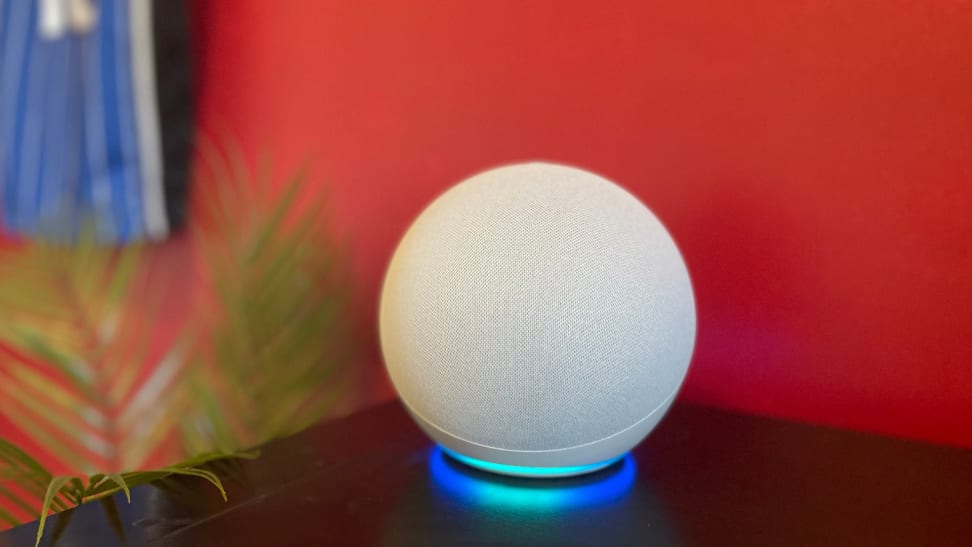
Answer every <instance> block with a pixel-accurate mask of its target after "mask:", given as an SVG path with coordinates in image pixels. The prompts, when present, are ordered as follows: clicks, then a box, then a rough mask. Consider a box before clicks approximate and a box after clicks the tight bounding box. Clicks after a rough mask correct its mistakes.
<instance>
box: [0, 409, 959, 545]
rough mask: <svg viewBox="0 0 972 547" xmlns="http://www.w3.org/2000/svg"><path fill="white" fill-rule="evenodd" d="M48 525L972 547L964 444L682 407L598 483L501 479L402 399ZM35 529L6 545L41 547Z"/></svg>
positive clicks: (143, 533) (152, 539)
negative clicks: (205, 475) (205, 478)
mask: <svg viewBox="0 0 972 547" xmlns="http://www.w3.org/2000/svg"><path fill="white" fill-rule="evenodd" d="M217 471H218V472H219V473H220V474H221V475H222V476H223V477H224V482H225V483H226V486H227V490H228V493H229V501H228V502H223V501H222V499H221V498H220V497H219V496H218V494H217V492H216V491H215V490H214V489H213V488H212V487H211V486H207V485H206V484H205V483H202V482H201V481H198V482H197V481H196V479H192V478H188V479H167V480H165V481H162V482H161V483H159V484H155V485H147V486H142V487H139V488H136V489H134V490H133V492H132V497H133V500H132V503H131V504H128V503H127V502H126V501H125V499H124V497H123V496H121V495H118V496H115V497H114V498H113V499H112V501H111V502H109V503H102V502H95V503H90V504H86V505H83V506H81V507H79V508H77V509H75V510H73V511H69V512H67V513H63V514H61V515H58V516H56V517H54V518H52V520H50V521H49V524H48V528H47V532H46V534H45V540H44V542H43V544H45V545H64V546H78V545H97V546H99V547H111V546H113V545H158V546H176V545H178V546H184V545H206V546H209V545H244V546H246V545H253V546H257V545H268V546H270V545H272V546H278V545H324V544H328V545H332V544H333V545H358V544H365V545H374V544H378V545H463V544H472V545H508V544H525V545H718V546H724V545H746V546H753V545H772V546H782V545H787V546H790V545H852V546H865V545H876V546H877V545H879V546H882V547H883V546H889V545H934V546H946V545H970V544H972V543H970V542H972V451H970V450H964V449H960V448H951V447H945V446H937V445H930V444H924V443H918V442H911V441H904V440H898V439H892V438H887V437H879V436H873V435H867V434H862V433H856V432H850V431H842V430H835V429H829V428H824V427H818V426H811V425H804V424H797V423H792V422H786V421H780V420H773V419H768V418H760V417H754V416H746V415H741V414H733V413H729V412H725V411H721V410H716V409H711V408H706V407H699V406H693V405H686V404H677V405H676V406H675V407H674V408H673V409H672V411H671V412H670V413H669V415H668V417H667V418H666V419H665V420H664V421H663V422H662V424H661V425H660V426H659V427H658V429H657V430H656V431H655V432H654V433H652V435H651V436H650V437H649V438H648V440H646V441H645V442H644V443H642V444H641V445H640V446H639V447H638V448H637V449H636V450H635V451H634V452H633V453H632V456H631V457H629V458H628V459H626V460H625V461H623V462H622V463H620V464H616V465H615V466H613V467H611V468H609V469H607V470H605V471H602V472H600V473H598V474H596V475H594V476H589V477H581V478H575V479H560V480H557V481H555V482H549V481H541V482H538V481H536V480H532V481H531V480H527V479H520V480H511V479H509V480H508V479H500V478H496V477H493V476H490V475H487V474H484V473H480V472H477V471H473V470H471V469H468V468H466V467H464V466H462V465H461V464H458V463H455V462H453V461H452V460H449V459H447V458H445V457H444V456H442V454H441V453H440V452H438V451H437V450H435V449H434V447H433V446H432V444H431V443H430V442H429V441H428V439H427V438H426V437H425V436H424V435H423V434H422V433H421V432H420V431H419V430H418V429H417V427H416V426H415V425H414V424H413V423H412V422H411V420H410V419H409V418H408V416H407V415H406V414H405V412H404V411H403V410H402V408H401V406H400V405H399V404H398V403H388V404H384V405H380V406H377V407H374V408H372V409H369V410H365V411H362V412H360V413H357V414H355V415H353V416H350V417H348V418H345V419H342V420H338V421H334V422H330V423H325V424H322V425H319V426H317V427H314V428H312V429H310V430H308V431H306V432H304V433H302V434H300V435H298V436H296V437H293V438H289V439H285V440H282V441H279V442H275V443H273V444H271V445H269V446H267V447H265V448H264V449H263V450H262V454H261V456H260V458H258V459H256V460H253V461H233V462H225V463H221V464H219V465H218V466H217ZM35 532H36V525H33V524H31V525H26V526H21V527H18V528H15V529H13V530H10V531H8V532H6V533H3V534H0V547H14V546H27V545H33V542H34V534H35Z"/></svg>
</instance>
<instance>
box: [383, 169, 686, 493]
mask: <svg viewBox="0 0 972 547" xmlns="http://www.w3.org/2000/svg"><path fill="white" fill-rule="evenodd" d="M379 329H380V334H381V345H382V352H383V354H384V359H385V364H386V367H387V369H388V373H389V375H390V376H391V380H392V383H393V384H394V386H395V389H396V390H397V391H398V394H399V395H400V396H401V401H402V403H403V404H404V406H405V408H406V409H407V410H408V412H409V413H411V415H412V417H413V418H414V419H415V421H416V422H417V423H418V425H419V426H420V427H421V428H422V429H423V430H424V431H425V432H426V433H427V434H428V435H429V436H430V437H431V438H432V439H433V440H434V441H435V442H437V443H438V444H439V445H441V446H442V448H443V450H444V451H445V452H446V453H448V454H449V455H451V456H453V457H454V458H456V459H458V460H460V461H463V462H465V463H468V464H470V465H473V466H475V467H478V468H481V469H484V470H488V471H494V472H498V473H503V474H508V475H520V476H540V477H543V476H548V477H561V476H569V475H577V474H581V473H586V472H589V471H594V470H597V469H600V468H603V467H606V466H608V465H610V464H612V463H613V462H615V461H617V460H619V459H620V458H622V457H623V456H624V455H625V453H626V452H627V451H628V450H630V449H631V448H633V447H634V446H635V445H636V444H638V443H639V442H641V440H642V439H644V438H645V436H647V435H648V433H649V432H650V431H651V430H652V429H653V428H654V427H655V425H657V424H658V422H659V420H661V418H662V416H663V415H664V414H665V412H666V411H667V410H668V408H669V407H670V406H671V404H672V401H673V399H674V398H675V394H676V392H677V391H678V389H679V386H680V385H681V383H682V380H683V378H684V377H685V373H686V371H687V369H688V364H689V360H690V359H691V356H692V348H693V345H694V343H695V300H694V297H693V294H692V285H691V282H690V280H689V276H688V272H687V270H686V268H685V263H684V261H683V260H682V257H681V255H680V254H679V251H678V248H677V247H676V246H675V243H674V241H672V238H671V236H670V235H669V233H668V232H667V231H666V230H665V227H664V226H662V224H661V222H659V221H658V219H657V218H656V217H655V216H654V215H653V214H652V212H651V211H649V210H648V209H647V208H646V207H645V206H644V205H643V204H642V203H641V202H639V201H638V199H637V198H635V197H634V196H632V195H631V194H630V193H628V192H627V191H625V190H624V189H622V188H621V187H619V186H617V185H615V184H614V183H612V182H610V181H608V180H606V179H604V178H602V177H600V176H598V175H595V174H592V173H590V172H587V171H583V170H581V169H577V168H573V167H567V166H563V165H555V164H550V163H525V164H518V165H511V166H506V167H499V168H496V169H492V170H489V171H485V172H483V173H480V174H478V175H476V176H473V177H471V178H469V179H467V180H465V181H463V182H461V183H459V184H458V185H456V186H455V187H453V188H452V189H450V190H448V191H447V192H445V193H444V194H442V195H441V196H439V197H438V199H436V200H435V201H434V202H432V204H431V205H429V206H428V207H427V208H426V209H425V211H423V212H422V214H421V215H420V216H419V217H418V218H417V219H416V220H415V222H414V223H413V224H412V226H411V227H410V228H409V229H408V231H407V232H406V234H405V236H404V237H403V238H402V241H401V243H400V244H399V245H398V248H397V250H396V251H395V254H394V256H393V257H392V260H391V263H390V264H389V267H388V272H387V274H386V276H385V282H384V287H383V289H382V295H381V311H380V317H379Z"/></svg>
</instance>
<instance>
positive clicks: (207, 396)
mask: <svg viewBox="0 0 972 547" xmlns="http://www.w3.org/2000/svg"><path fill="white" fill-rule="evenodd" d="M203 145H204V146H206V143H205V142H204V143H203ZM203 158H204V159H207V160H209V168H210V169H209V171H210V174H211V176H212V177H213V179H214V180H212V181H207V182H205V183H203V184H202V186H203V187H204V188H209V189H211V191H208V192H206V193H204V194H202V195H201V196H200V198H199V200H198V203H197V208H198V211H197V212H196V213H197V214H195V215H194V216H195V217H196V218H197V222H196V227H195V229H193V230H192V231H191V232H190V242H191V246H192V248H193V249H194V250H195V251H196V252H197V253H198V257H196V258H197V262H198V264H199V272H198V274H199V277H201V283H200V285H201V286H200V287H196V289H198V290H194V291H191V292H192V294H195V295H196V296H197V299H196V300H194V301H193V302H192V304H193V308H192V313H191V314H190V316H189V320H188V322H187V323H186V324H183V325H181V326H180V327H179V328H178V329H177V330H178V332H177V334H176V336H175V341H174V342H173V341H171V340H168V339H165V338H163V337H160V336H159V335H158V333H157V331H158V330H159V329H158V328H157V326H158V325H160V324H162V323H163V322H164V321H165V320H166V318H165V317H164V315H163V314H162V312H161V309H162V307H161V304H160V302H161V300H162V299H163V298H166V297H167V295H168V294H169V293H168V292H166V290H165V289H164V288H162V290H160V287H159V286H158V284H157V282H156V283H154V284H153V283H150V282H149V281H148V280H150V279H151V277H150V276H149V267H148V264H149V263H150V261H149V260H147V259H146V258H145V257H146V256H151V255H152V253H153V249H152V248H151V247H138V246H133V247H126V248H122V249H109V248H104V247H100V246H98V245H97V244H96V243H95V242H94V241H93V240H92V239H91V238H85V237H82V238H81V240H80V241H78V242H76V243H75V244H74V245H71V246H59V245H51V244H45V243H42V242H41V243H34V244H31V245H26V246H21V247H16V248H7V249H4V250H0V421H4V422H9V423H11V424H13V425H15V426H16V427H17V428H18V429H19V430H20V432H21V433H22V434H24V435H26V437H27V438H29V440H30V446H31V447H36V448H32V451H31V453H30V454H28V453H27V452H25V451H23V450H21V449H19V448H17V447H16V446H15V445H13V444H12V443H10V442H7V441H4V440H3V439H0V529H2V528H3V527H5V526H10V525H14V524H17V523H19V522H22V521H24V520H29V519H40V520H41V522H40V528H41V530H40V531H39V534H38V538H40V537H41V536H40V533H42V531H43V525H44V520H45V519H46V515H47V514H48V512H49V511H50V510H53V511H60V510H64V509H67V508H69V507H71V506H73V505H76V504H78V503H82V502H85V501H87V500H92V499H102V498H105V497H106V496H110V495H111V494H114V493H116V492H119V491H123V492H125V494H126V496H127V497H128V496H130V495H131V491H130V489H131V488H133V487H135V486H137V485H139V484H143V483H146V482H149V481H153V480H157V479H160V478H163V477H166V476H168V475H187V476H194V477H197V478H200V479H202V480H206V481H208V482H210V483H212V484H213V485H214V486H215V487H216V488H217V489H218V490H219V491H220V492H221V493H222V495H223V497H224V498H225V496H226V493H225V491H224V490H223V488H222V484H221V482H220V480H219V478H218V476H217V475H216V474H214V473H213V472H212V471H211V470H208V469H206V468H205V467H203V466H205V465H206V464H207V463H210V462H212V461H214V460H217V459H220V458H226V457H253V456H254V455H253V453H251V452H245V450H247V449H249V448H251V447H254V446H258V445H260V444H263V443H265V442H267V441H269V440H272V439H275V438H278V437H282V436H285V435H289V434H292V433H295V432H298V431H300V430H301V429H303V428H305V427H307V426H308V425H310V424H312V423H314V422H316V421H318V420H320V419H321V418H322V417H324V416H325V415H326V414H327V413H328V412H331V411H332V410H333V408H334V407H335V403H336V402H337V401H339V400H340V399H341V398H343V397H346V396H347V395H348V393H349V388H350V387H352V384H351V380H352V376H351V374H349V369H348V367H347V364H348V363H349V362H350V361H351V359H352V357H353V355H354V353H355V348H356V347H357V345H356V344H355V342H354V339H355V338H354V336H353V334H354V329H353V325H354V321H352V320H351V319H350V314H349V313H348V310H349V294H350V291H349V290H348V284H349V283H348V280H349V275H348V274H347V271H346V269H345V267H344V264H345V263H346V256H345V252H344V248H343V247H342V246H341V245H337V244H335V242H334V240H333V239H332V238H331V236H330V235H329V233H328V231H327V226H326V222H327V219H328V216H327V215H326V205H327V203H326V201H325V200H324V199H323V198H321V197H320V196H317V195H314V194H313V193H311V192H309V191H308V189H307V188H306V187H305V186H304V185H303V183H302V180H303V179H302V178H301V177H297V178H296V179H295V180H294V181H292V182H291V183H290V184H288V185H285V186H284V187H283V188H279V187H278V186H275V185H274V184H272V183H271V180H270V177H269V176H268V175H267V174H266V173H267V172H268V171H266V170H264V171H261V173H262V174H261V175H258V176H257V177H251V175H250V173H249V170H248V169H247V168H246V166H245V163H244V162H243V161H242V160H241V159H240V158H241V155H240V154H239V153H237V152H235V151H231V153H229V154H225V153H224V151H222V150H220V149H218V148H216V147H214V146H211V145H210V146H209V148H207V149H205V150H203ZM179 296H182V297H183V298H185V297H186V296H184V295H179ZM39 462H41V463H39ZM174 462H180V463H174ZM107 513H108V514H109V515H110V514H112V512H111V511H110V510H109V511H107Z"/></svg>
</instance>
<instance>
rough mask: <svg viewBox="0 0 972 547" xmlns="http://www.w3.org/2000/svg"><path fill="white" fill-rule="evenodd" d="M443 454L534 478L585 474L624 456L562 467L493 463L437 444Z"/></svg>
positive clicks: (486, 468) (483, 468)
mask: <svg viewBox="0 0 972 547" xmlns="http://www.w3.org/2000/svg"><path fill="white" fill-rule="evenodd" d="M439 448H440V449H442V452H443V453H444V454H447V455H448V456H449V457H450V458H452V459H454V460H456V461H458V462H461V463H463V464H465V465H468V466H470V467H474V468H476V469H479V470H481V471H486V472H488V473H497V474H500V475H510V476H513V477H528V478H535V479H544V478H549V479H553V478H560V477H574V476H577V475H586V474H588V473H594V472H595V471H600V470H601V469H604V468H606V467H610V466H611V465H613V464H615V463H617V462H619V461H621V460H622V459H623V458H624V456H625V455H624V454H621V455H620V456H617V457H615V458H611V459H609V460H605V461H602V462H597V463H591V464H587V465H571V466H562V467H527V466H523V465H508V464H504V463H494V462H488V461H485V460H480V459H476V458H471V457H469V456H463V455H462V454H459V453H457V452H454V451H452V450H449V449H448V448H446V447H444V446H442V445H439Z"/></svg>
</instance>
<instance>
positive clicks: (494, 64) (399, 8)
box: [194, 0, 972, 446]
mask: <svg viewBox="0 0 972 547" xmlns="http://www.w3.org/2000/svg"><path fill="white" fill-rule="evenodd" d="M194 16H195V17H194V25H195V29H194V30H195V35H196V38H195V42H196V48H197V52H198V65H197V75H198V86H199V88H198V89H199V116H200V124H201V126H202V128H203V129H204V130H205V131H207V132H210V133H212V134H214V135H230V136H232V137H233V138H235V139H237V140H238V141H239V142H240V143H241V145H242V147H243V149H244V150H245V151H246V153H247V154H248V155H250V156H251V157H254V158H255V157H256V156H258V155H259V154H262V153H269V154H270V155H272V157H273V158H274V160H275V161H276V165H277V167H278V169H281V170H289V169H292V168H294V167H295V166H297V165H299V164H301V163H303V162H304V161H305V160H307V159H311V160H312V164H313V172H312V176H313V178H314V179H315V180H317V181H320V184H322V185H326V186H327V187H328V191H329V192H330V193H331V195H332V203H333V206H334V209H335V213H336V215H337V221H338V224H339V227H340V229H341V230H342V231H343V233H344V234H346V236H347V237H348V239H349V242H350V244H351V246H352V251H353V253H354V259H355V269H356V274H357V283H358V286H357V291H358V294H357V298H358V301H359V304H358V305H359V306H360V308H361V310H363V312H364V313H365V314H366V316H367V317H369V318H372V319H373V317H374V315H375V313H376V308H377V298H378V292H379V288H380V283H381V278H382V274H383V270H384V267H385V265H386V263H387V261H388V259H389V257H390V255H391V253H392V251H393V248H394V245H395V243H396V242H397V240H398V238H399V237H400V236H401V235H402V233H403V231H404V230H405V228H406V227H407V225H408V223H409V222H410V221H411V220H412V219H413V218H414V216H415V215H417V214H418V212H419V211H420V210H421V209H422V208H423V207H424V206H425V205H426V204H427V203H428V202H429V201H430V200H431V199H433V198H434V197H435V196H436V195H437V194H438V193H440V192H441V191H443V190H444V189H446V188H447V187H449V186H450V185H452V184H454V183H455V182H457V181H459V180H460V179H462V178H464V177H466V176H468V175H471V174H473V173H475V172H477V171H479V170H482V169H485V168H488V167H491V166H494V165H497V164H503V163H509V162H516V161H522V160H529V159H545V160H551V161H558V162H565V163H570V164H574V165H578V166H581V167H584V168H587V169H591V170H594V171H596V172H599V173H601V174H603V175H605V176H607V177H609V178H612V179H614V180H616V181H618V182H620V183H621V184H622V185H624V186H626V187H627V188H628V189H630V190H631V191H632V192H634V193H635V194H636V195H637V196H639V197H640V198H641V199H642V200H643V201H644V202H645V203H646V204H648V205H649V206H650V207H651V208H652V209H653V210H654V211H655V212H656V213H657V214H658V216H659V217H660V218H661V219H662V220H663V222H665V224H666V225H667V226H668V227H669V229H670V230H671V231H672V233H673V235H674V237H675V239H676V241H677V242H678V243H679V245H680V246H681V248H682V250H683V252H684V254H685V257H686V259H687V261H688V264H689V268H690V271H691V274H692V277H693V280H694V283H695V288H696V296H697V300H698V308H699V337H698V345H697V348H696V354H695V358H694V362H693V365H692V368H691V371H690V374H689V378H688V381H687V384H686V386H685V388H684V391H683V392H682V396H683V398H684V399H687V400H690V401H698V402H703V403H707V404H713V405H719V406H723V407H727V408H732V409H739V410H742V411H747V412H755V413H759V414H766V415H772V416H781V417H786V418H792V419H798V420H805V421H810V422H817V423H824V424H832V425H837V426H842V427H851V428H858V429H862V430H867V431H876V432H882V433H891V434H895V435H902V436H908V437H914V438H919V439H927V440H933V441H940V442H947V443H955V444H962V445H966V446H972V5H970V4H969V3H968V2H964V1H960V0H943V1H937V2H935V1H928V2H912V1H899V0H885V1H880V2H863V1H854V2H819V1H800V2H778V1H774V0H745V1H740V2H722V3H716V2H705V1H699V0H685V1H682V2H664V3H662V2H648V1H643V0H623V1H600V2H587V1H575V0H545V1H540V0H490V1H463V2H455V1H451V0H421V1H404V0H399V1H394V0H375V1H371V2H344V1H322V0H304V1H296V0H292V1H288V2H263V1H255V0H234V1H233V2H228V1H219V0H203V1H199V2H196V3H195V7H194ZM371 336H372V346H373V348H374V349H373V353H372V356H371V359H370V361H369V362H368V363H367V364H366V366H369V367H371V370H372V374H371V385H370V397H371V399H372V400H381V399H385V398H390V397H391V396H392V394H391V391H390V390H389V388H388V386H387V384H386V381H385V379H384V376H383V373H382V371H381V362H380V357H379V353H378V349H377V338H376V337H375V335H374V333H371ZM282 366H283V364H282Z"/></svg>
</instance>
